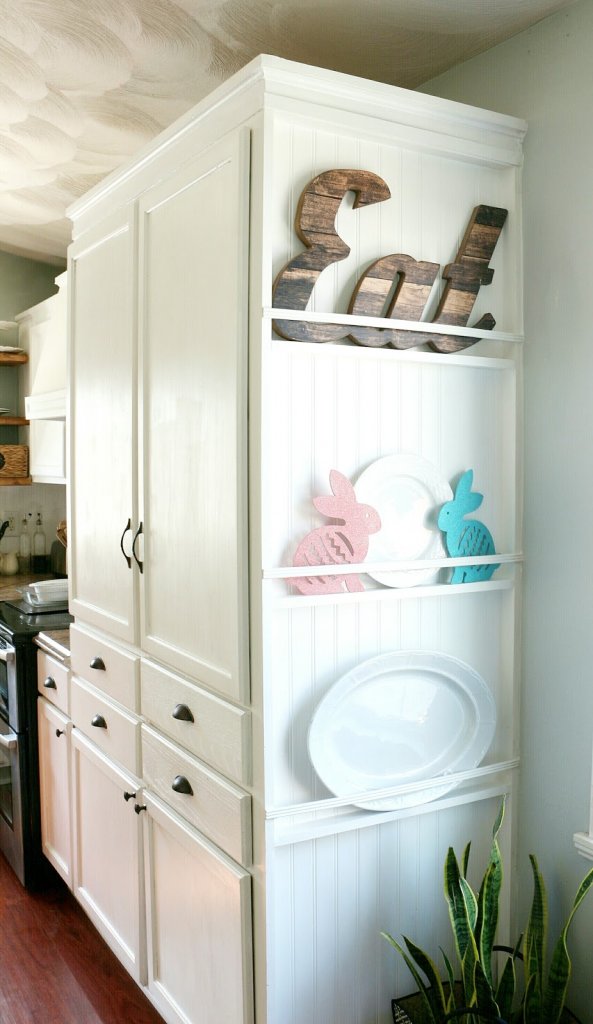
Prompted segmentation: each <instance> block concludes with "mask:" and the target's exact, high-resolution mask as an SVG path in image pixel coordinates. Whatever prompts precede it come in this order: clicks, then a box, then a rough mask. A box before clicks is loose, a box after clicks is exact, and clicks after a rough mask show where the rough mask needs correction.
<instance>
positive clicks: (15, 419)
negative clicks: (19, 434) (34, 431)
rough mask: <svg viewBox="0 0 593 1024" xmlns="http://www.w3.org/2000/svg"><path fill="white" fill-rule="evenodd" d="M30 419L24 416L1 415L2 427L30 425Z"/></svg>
mask: <svg viewBox="0 0 593 1024" xmlns="http://www.w3.org/2000/svg"><path fill="white" fill-rule="evenodd" d="M28 426H29V420H27V419H25V417H24V416H0V427H28Z"/></svg>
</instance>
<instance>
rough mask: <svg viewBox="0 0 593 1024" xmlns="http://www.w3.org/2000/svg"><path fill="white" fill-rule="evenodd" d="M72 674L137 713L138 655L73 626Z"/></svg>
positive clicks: (71, 635)
mask: <svg viewBox="0 0 593 1024" xmlns="http://www.w3.org/2000/svg"><path fill="white" fill-rule="evenodd" d="M70 648H71V657H70V662H71V665H72V672H73V674H74V675H76V676H80V677H82V678H83V679H86V680H87V681H88V682H89V683H91V684H92V685H93V686H96V687H97V688H98V689H99V690H102V691H103V693H106V694H107V695H108V696H109V697H113V698H114V700H117V701H118V702H119V703H120V704H123V705H124V706H125V707H127V708H129V709H130V711H138V691H139V687H138V678H139V662H140V659H139V657H138V655H137V654H133V653H132V651H126V650H124V649H123V648H122V647H117V646H116V645H115V644H112V643H110V641H109V640H106V639H105V638H104V637H102V636H98V635H97V634H95V633H91V632H87V631H86V630H85V629H83V628H82V627H81V626H79V625H77V624H75V625H72V626H71V627H70Z"/></svg>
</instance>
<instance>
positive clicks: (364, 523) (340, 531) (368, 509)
mask: <svg viewBox="0 0 593 1024" xmlns="http://www.w3.org/2000/svg"><path fill="white" fill-rule="evenodd" d="M329 482H330V485H331V489H332V491H333V496H331V497H330V496H329V495H323V496H321V497H318V498H313V504H314V505H315V508H316V509H317V511H318V512H321V514H322V515H324V516H327V517H328V519H339V520H341V521H342V525H339V526H337V525H329V524H327V525H326V526H320V527H318V529H316V530H312V531H311V533H308V534H307V536H306V537H304V538H303V540H302V541H301V543H300V544H299V546H298V548H297V549H296V552H295V555H294V558H293V561H292V564H293V565H295V566H296V565H299V566H300V565H339V564H341V563H343V562H363V561H364V559H365V558H366V555H367V551H368V549H369V535H370V534H371V533H377V531H378V530H380V529H381V520H380V519H379V514H378V512H377V511H376V510H375V509H374V508H373V507H372V506H371V505H362V504H361V503H360V502H359V501H358V500H357V498H356V494H355V491H354V487H353V486H352V484H351V483H350V481H349V480H348V479H347V477H345V476H344V475H343V474H342V473H339V472H338V470H337V469H332V471H331V472H330V474H329ZM288 582H289V583H292V584H293V586H295V587H296V588H297V590H299V591H300V592H301V594H342V593H344V592H345V591H349V592H350V593H356V592H359V591H361V590H364V587H363V585H362V582H361V580H360V577H358V576H356V575H354V574H353V575H351V576H300V577H297V578H296V579H289V580H288Z"/></svg>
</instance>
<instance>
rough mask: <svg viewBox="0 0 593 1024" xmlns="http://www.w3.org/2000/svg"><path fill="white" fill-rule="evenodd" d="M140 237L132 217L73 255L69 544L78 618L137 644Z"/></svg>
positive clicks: (104, 229) (97, 232)
mask: <svg viewBox="0 0 593 1024" xmlns="http://www.w3.org/2000/svg"><path fill="white" fill-rule="evenodd" d="M128 217H129V218H130V219H128ZM132 235H133V231H132V219H131V214H128V213H126V214H125V216H124V217H122V215H118V216H117V217H114V218H110V219H109V220H107V221H105V222H103V223H101V224H100V225H98V226H97V227H96V228H94V229H93V230H92V231H89V232H87V234H85V235H84V236H83V237H82V238H81V239H79V240H78V241H77V242H76V243H75V244H74V245H73V246H72V248H71V250H70V285H69V295H70V316H71V345H70V380H71V394H70V439H69V441H70V443H69V451H70V466H69V483H70V486H69V516H68V546H69V554H70V579H71V606H70V610H71V611H72V613H73V614H74V615H76V617H79V616H80V618H81V619H83V620H84V621H86V622H90V623H91V624H93V625H96V626H100V627H102V628H104V629H106V630H108V631H109V632H110V633H113V634H114V635H115V636H118V637H120V638H121V639H124V640H131V641H134V640H135V622H134V588H135V583H134V579H135V577H136V576H137V573H136V572H134V571H133V570H132V564H133V559H132V558H131V557H130V556H131V541H132V536H133V531H134V530H135V529H136V526H137V517H136V506H135V488H134V484H133V481H134V472H135V443H136V430H135V424H134V418H135V410H136V398H135V394H136V391H135V389H136V373H135V369H136V368H135V345H134V342H135V339H134V312H133V310H134V304H135V294H134V289H135V285H134V273H133V269H132V255H133V238H132ZM128 524H129V525H128ZM120 539H121V543H122V547H123V550H122V548H120ZM126 556H127V557H126Z"/></svg>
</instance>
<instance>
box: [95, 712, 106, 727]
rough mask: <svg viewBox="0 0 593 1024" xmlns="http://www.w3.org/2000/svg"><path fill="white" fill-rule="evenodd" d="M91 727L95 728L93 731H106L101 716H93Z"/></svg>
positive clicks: (104, 722)
mask: <svg viewBox="0 0 593 1024" xmlns="http://www.w3.org/2000/svg"><path fill="white" fill-rule="evenodd" d="M91 725H94V726H95V729H106V728H107V722H106V721H105V719H104V718H103V715H93V717H92V719H91Z"/></svg>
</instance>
